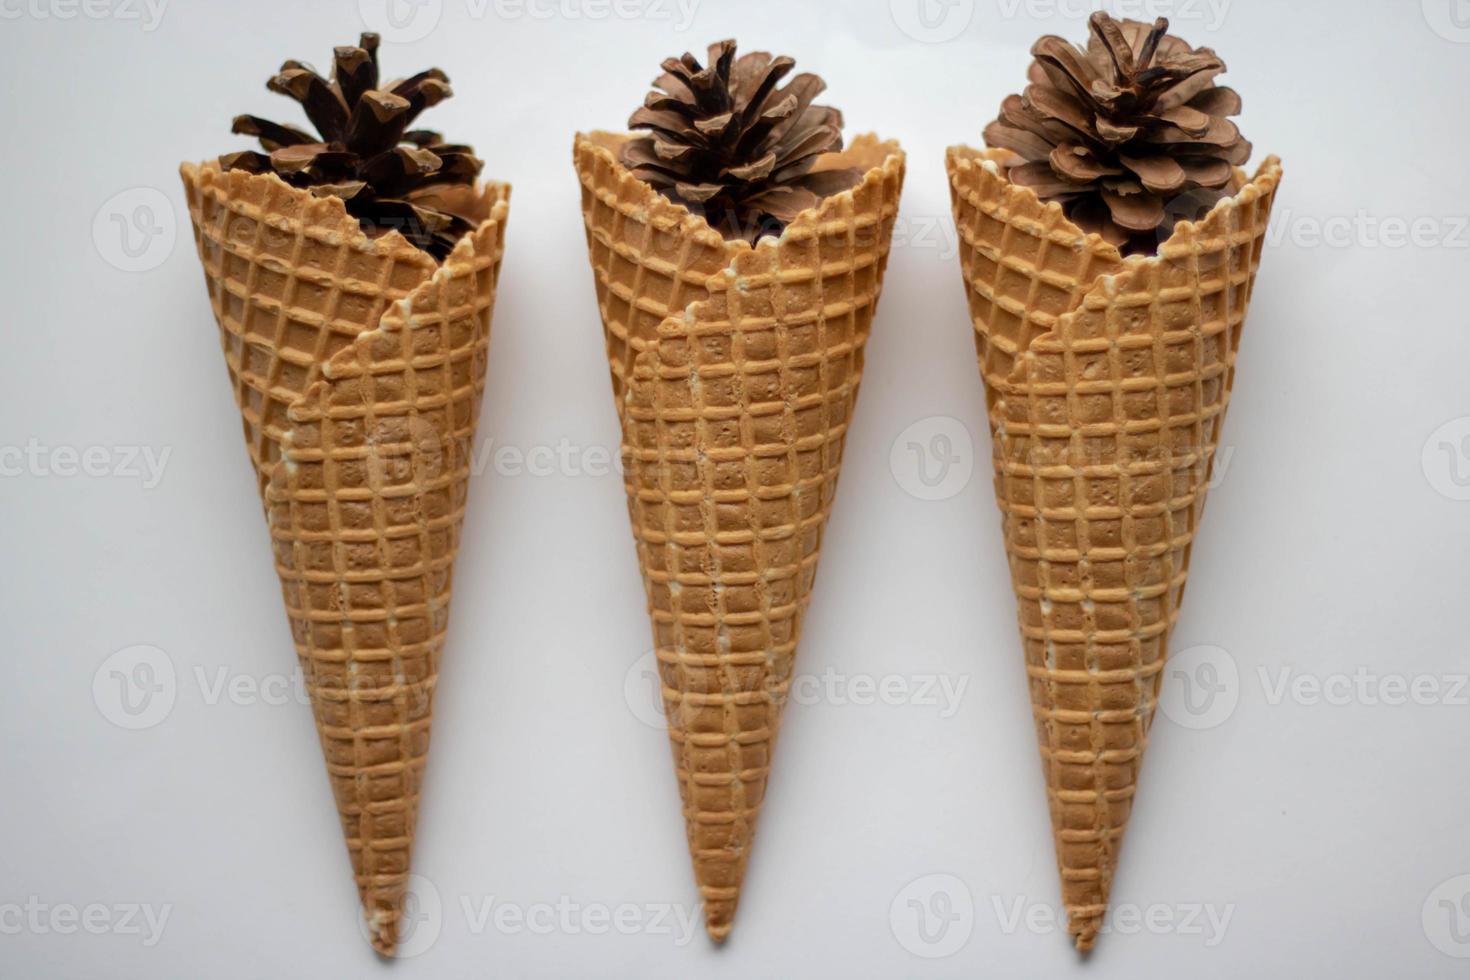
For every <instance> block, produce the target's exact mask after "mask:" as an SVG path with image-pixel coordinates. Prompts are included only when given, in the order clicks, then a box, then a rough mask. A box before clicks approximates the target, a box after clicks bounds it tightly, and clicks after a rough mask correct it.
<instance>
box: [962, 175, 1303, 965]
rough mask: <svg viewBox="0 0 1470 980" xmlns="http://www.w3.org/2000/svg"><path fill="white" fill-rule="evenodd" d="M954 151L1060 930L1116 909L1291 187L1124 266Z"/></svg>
mask: <svg viewBox="0 0 1470 980" xmlns="http://www.w3.org/2000/svg"><path fill="white" fill-rule="evenodd" d="M1001 157H1002V154H999V153H997V152H995V151H987V152H984V153H982V152H977V151H975V150H972V149H969V148H968V147H955V148H951V149H950V151H949V153H948V155H947V158H946V164H947V166H948V170H949V179H950V191H951V197H952V200H953V204H954V214H955V223H956V225H957V227H958V229H959V234H960V263H961V267H962V271H963V273H964V278H965V285H966V287H967V294H968V296H969V305H970V316H971V319H972V320H973V323H974V328H975V345H976V349H977V351H978V354H979V361H980V371H981V374H982V376H983V378H984V381H985V391H986V405H987V411H988V415H989V422H990V430H991V436H992V444H993V448H994V464H995V495H996V500H997V501H998V502H999V504H1000V509H1001V513H1002V515H1003V518H1004V533H1005V544H1006V552H1007V555H1008V557H1009V559H1010V566H1011V580H1012V585H1013V586H1014V589H1015V593H1016V605H1017V607H1018V611H1019V614H1020V615H1019V619H1020V627H1021V640H1022V645H1023V647H1024V650H1025V658H1026V672H1027V676H1028V679H1029V685H1030V690H1031V705H1032V711H1033V715H1034V717H1035V721H1036V733H1037V737H1038V739H1039V741H1040V744H1041V756H1042V765H1043V769H1044V772H1045V776H1046V787H1047V799H1048V803H1049V805H1050V809H1051V818H1052V829H1053V832H1054V834H1055V838H1056V850H1057V865H1058V869H1059V871H1060V874H1061V881H1062V899H1063V904H1064V905H1065V906H1066V910H1067V920H1068V929H1069V932H1070V934H1071V936H1072V937H1073V940H1074V942H1075V943H1076V946H1077V948H1078V949H1079V950H1082V951H1084V952H1085V951H1086V950H1088V949H1090V948H1091V947H1092V945H1093V943H1094V942H1095V941H1096V939H1097V934H1098V930H1099V929H1100V928H1101V926H1102V924H1103V920H1104V916H1105V914H1106V911H1107V904H1108V894H1109V890H1110V888H1111V885H1112V879H1113V873H1114V871H1115V870H1116V868H1117V863H1118V847H1119V844H1120V843H1121V841H1122V837H1123V831H1124V829H1125V828H1126V827H1127V825H1128V817H1129V814H1130V812H1131V809H1132V803H1133V797H1134V792H1135V788H1136V785H1137V780H1138V770H1139V765H1140V763H1141V761H1142V758H1143V751H1144V747H1145V745H1146V739H1147V733H1148V729H1149V725H1150V723H1151V722H1152V720H1153V715H1154V708H1155V706H1156V705H1157V703H1158V694H1159V686H1160V681H1161V678H1162V676H1163V675H1162V672H1163V667H1164V660H1165V657H1166V656H1167V653H1168V643H1169V633H1170V631H1171V629H1172V628H1173V626H1174V623H1175V621H1176V619H1177V618H1178V615H1179V605H1180V601H1181V599H1182V598H1183V595H1184V584H1185V579H1186V578H1187V577H1188V574H1189V558H1190V551H1191V546H1192V544H1193V541H1194V535H1195V529H1196V528H1197V526H1198V523H1199V519H1200V515H1201V513H1202V512H1203V509H1204V503H1205V493H1206V490H1207V489H1208V487H1209V479H1210V470H1211V466H1212V463H1213V460H1214V456H1215V451H1216V449H1217V448H1218V446H1219V442H1220V427H1221V424H1222V422H1223V421H1224V418H1225V410H1226V407H1227V406H1228V405H1229V402H1230V390H1231V386H1232V384H1233V382H1234V377H1235V356H1236V351H1237V349H1238V347H1239V343H1240V331H1241V326H1242V325H1243V323H1244V322H1245V316H1246V309H1247V306H1248V304H1249V301H1250V296H1251V289H1252V286H1253V284H1254V281H1255V274H1256V269H1257V267H1258V266H1259V264H1260V259H1261V248H1262V244H1263V242H1264V239H1265V232H1266V223H1267V220H1268V219H1269V217H1270V212H1271V202H1272V198H1273V197H1274V195H1275V191H1276V185H1277V182H1278V181H1279V180H1280V178H1281V167H1280V164H1279V162H1278V161H1277V160H1276V159H1275V158H1274V157H1272V158H1270V159H1268V160H1266V162H1265V163H1264V164H1263V165H1262V166H1261V168H1260V171H1259V172H1258V173H1257V175H1256V177H1255V178H1254V179H1252V180H1249V181H1247V180H1246V177H1245V175H1244V174H1243V173H1237V174H1236V186H1237V190H1236V193H1235V194H1234V196H1233V197H1231V198H1228V199H1226V200H1225V201H1222V202H1221V203H1220V204H1219V205H1218V206H1217V207H1216V208H1215V209H1214V210H1213V211H1211V212H1210V214H1209V215H1208V216H1207V217H1205V218H1204V219H1203V220H1201V221H1199V222H1197V223H1191V222H1181V223H1180V224H1179V225H1178V226H1177V227H1176V229H1175V231H1174V233H1173V235H1172V237H1170V238H1169V240H1168V241H1167V242H1165V243H1164V244H1163V245H1162V246H1161V247H1160V249H1159V253H1158V255H1157V256H1150V257H1138V256H1135V257H1129V258H1126V259H1125V258H1122V257H1121V256H1120V255H1119V253H1118V251H1117V249H1116V248H1114V247H1113V246H1111V245H1108V244H1107V243H1105V242H1104V241H1102V239H1100V238H1099V237H1098V236H1096V235H1086V236H1084V235H1083V233H1082V232H1081V231H1080V230H1079V229H1078V228H1077V227H1076V226H1075V225H1073V224H1072V223H1071V222H1070V221H1068V220H1067V219H1066V218H1065V217H1064V216H1063V214H1062V209H1061V207H1060V206H1059V205H1057V204H1055V203H1052V204H1045V205H1043V204H1042V203H1041V201H1040V200H1038V199H1037V197H1036V195H1035V194H1034V193H1033V192H1032V191H1031V190H1029V189H1027V188H1023V187H1018V186H1015V185H1012V184H1011V183H1010V182H1009V181H1008V180H1006V178H1005V177H1004V176H1002V173H1003V171H1002V169H1001V168H1000V167H998V166H997V163H998V161H999V160H1000V159H1001Z"/></svg>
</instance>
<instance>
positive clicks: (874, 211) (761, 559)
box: [574, 133, 904, 941]
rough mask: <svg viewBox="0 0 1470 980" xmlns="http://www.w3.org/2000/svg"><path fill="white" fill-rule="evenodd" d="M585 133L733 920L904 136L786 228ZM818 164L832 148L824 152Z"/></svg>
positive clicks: (651, 592)
mask: <svg viewBox="0 0 1470 980" xmlns="http://www.w3.org/2000/svg"><path fill="white" fill-rule="evenodd" d="M626 138H627V137H625V136H615V135H612V134H607V133H593V134H591V135H589V136H583V135H578V137H577V139H576V143H575V147H574V158H575V164H576V168H577V173H578V176H579V177H580V179H581V183H582V213H583V217H584V219H585V221H586V226H587V245H588V250H589V252H590V255H591V260H592V268H593V272H594V274H595V279H596V286H597V302H598V306H599V308H600V310H601V313H602V322H603V326H604V328H605V337H606V342H607V356H608V367H609V369H610V371H611V373H612V384H613V394H614V398H615V401H616V403H617V409H618V415H619V418H620V420H621V423H622V439H623V458H624V463H625V474H624V475H625V484H626V490H627V496H628V512H629V516H630V519H631V521H632V526H633V535H634V538H635V540H636V543H637V551H638V562H639V566H640V568H641V569H642V572H643V583H644V587H645V589H646V592H647V599H648V609H649V615H650V617H651V618H652V620H653V636H654V648H655V653H656V656H657V660H658V670H659V676H660V679H661V682H662V691H663V702H664V712H665V715H666V716H667V719H668V731H669V738H670V741H671V744H672V748H673V754H674V766H675V770H676V773H677V776H678V781H679V791H680V794H681V796H682V798H683V806H684V818H685V822H686V827H687V831H688V844H689V853H690V856H691V857H692V859H693V862H694V876H695V880H696V882H697V884H698V886H699V890H700V894H701V897H702V898H703V900H704V902H705V923H706V926H707V928H708V930H709V934H710V935H711V936H712V937H713V938H714V939H715V940H717V941H718V940H723V939H724V938H725V937H726V936H727V935H728V934H729V932H730V927H731V923H732V921H733V919H734V915H735V907H736V904H737V902H738V900H739V896H740V886H741V882H742V881H743V880H744V877H745V869H746V863H747V860H748V858H749V854H750V844H751V835H752V833H753V831H754V828H755V822H756V818H757V816H758V815H759V813H760V808H761V803H762V801H763V799H764V797H765V792H766V783H767V778H768V775H769V773H770V763H771V750H772V746H773V745H774V742H775V739H776V732H777V728H778V726H779V723H780V717H781V708H782V706H783V705H784V703H785V701H786V697H787V692H788V687H789V685H790V682H791V676H792V664H793V661H794V659H795V654H796V645H797V641H798V639H799V638H800V635H801V621H802V616H803V613H804V612H805V610H806V607H807V602H808V600H809V599H810V597H811V589H812V581H813V579H814V578H815V576H816V570H817V559H818V557H819V555H820V554H821V539H822V530H823V527H824V525H825V524H826V520H827V516H828V514H829V513H830V512H831V508H832V500H833V496H834V494H835V492H836V489H837V474H838V468H839V466H840V464H841V462H842V447H843V442H844V439H845V436H846V434H847V426H848V423H849V421H850V419H851V418H852V410H853V405H854V403H855V401H856V399H857V393H858V383H859V382H860V381H861V379H862V369H863V346H864V344H865V343H866V341H867V338H868V331H869V328H870V327H871V325H872V320H873V312H874V310H875V308H876V306H877V303H878V294H879V291H880V289H881V288H882V284H883V271H884V267H885V265H886V262H887V256H888V247H889V242H890V239H891V237H892V231H893V223H894V219H895V217H896V215H897V211H898V197H899V191H900V189H901V187H902V184H903V168H904V158H903V153H902V151H901V150H899V148H898V146H897V144H894V143H879V142H878V141H877V140H876V138H874V137H871V136H868V137H860V138H858V139H857V140H855V141H854V142H853V143H852V145H851V146H850V147H849V149H848V150H846V151H844V153H842V154H840V155H834V156H833V157H831V158H828V159H827V164H826V165H829V166H857V167H859V168H860V169H862V170H864V171H865V172H866V177H865V178H864V180H863V181H862V183H861V184H860V185H859V186H858V187H856V188H854V189H853V190H851V191H848V192H845V193H843V194H840V195H837V196H835V197H831V198H828V199H826V200H825V201H824V202H823V203H822V205H821V206H820V207H819V208H815V209H810V210H807V211H805V212H803V213H802V214H801V215H800V216H799V217H798V218H797V219H796V220H795V221H794V222H792V224H791V225H790V226H789V227H788V228H787V229H786V231H785V233H784V234H783V235H782V236H781V237H780V240H779V241H777V240H775V239H771V238H767V239H763V240H762V242H761V244H760V245H759V246H758V247H756V248H754V249H752V248H751V247H750V246H749V245H748V244H746V243H745V242H743V241H741V242H726V241H725V240H724V239H723V238H722V237H721V236H720V235H719V234H717V233H716V232H715V231H713V230H712V229H711V228H710V227H709V226H708V225H707V224H705V222H704V221H703V220H702V219H700V218H698V217H695V216H692V215H690V214H689V212H688V211H686V210H685V209H684V208H683V207H681V206H678V205H675V204H672V203H671V202H669V201H667V200H665V199H664V198H663V197H661V196H660V195H659V194H658V193H657V192H655V191H654V190H653V189H652V188H651V187H649V186H648V185H647V184H645V183H643V182H642V181H640V180H638V179H637V178H636V177H634V176H632V175H631V174H630V173H628V172H627V171H626V170H625V169H624V168H623V167H622V166H621V165H620V164H619V163H618V159H617V149H618V147H619V146H620V145H621V143H622V142H623V140H625V139H626ZM819 166H820V165H819Z"/></svg>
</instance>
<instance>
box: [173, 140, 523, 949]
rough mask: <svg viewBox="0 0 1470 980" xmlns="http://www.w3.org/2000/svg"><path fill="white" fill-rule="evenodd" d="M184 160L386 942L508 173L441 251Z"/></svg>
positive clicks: (356, 844)
mask: <svg viewBox="0 0 1470 980" xmlns="http://www.w3.org/2000/svg"><path fill="white" fill-rule="evenodd" d="M181 173H182V176H183V179H184V189H185V193H186V195H187V197H188V202H189V212H190V216H191V218H192V220H193V225H194V237H195V241H196V243H197V245H198V247H199V256H200V259H201V260H202V262H203V264H204V278H205V282H206V284H207V286H208V289H209V297H210V302H211V303H212V305H213V307H214V313H215V318H216V320H217V321H218V323H219V328H220V338H221V341H222V344H223V347H224V353H225V362H226V365H227V366H228V368H229V374H230V381H231V383H232V385H233V386H234V389H235V395H236V399H237V402H238V405H239V408H240V414H241V417H242V420H243V422H244V430H245V442H246V446H247V448H248V449H249V451H250V458H251V462H252V463H253V464H254V467H255V473H256V477H257V480H258V484H259V489H260V492H261V498H262V501H263V502H264V505H265V510H266V522H267V524H268V526H269V528H270V533H271V542H272V546H273V550H274V553H275V561H276V571H277V572H278V573H279V575H280V579H281V588H282V592H283V594H284V597H285V601H286V612H287V615H288V617H289V619H290V622H291V632H292V636H293V638H294V640H295V643H296V652H297V655H298V657H299V658H300V663H301V669H302V672H303V675H304V678H305V683H306V689H307V691H308V692H309V694H310V696H311V703H312V711H313V714H314V716H315V718H316V724H317V732H318V734H319V736H320V738H321V746H322V752H323V754H324V755H325V756H326V762H327V772H328V776H329V778H330V780H331V785H332V792H333V795H334V796H335V798H336V802H337V809H338V812H339V814H340V816H341V820H342V829H343V833H344V835H345V836H346V839H347V847H348V851H349V853H350V855H351V859H352V868H353V873H354V875H355V876H356V879H357V887H358V891H359V893H360V896H361V899H362V906H363V910H364V914H365V917H366V923H367V929H368V934H369V939H370V941H371V942H372V945H373V947H374V948H375V949H377V950H378V951H379V952H380V953H382V954H384V955H392V954H393V952H394V950H395V948H396V946H397V944H398V941H399V938H400V937H399V924H400V919H401V917H402V911H403V901H404V896H405V892H406V889H407V883H408V874H409V852H410V850H411V847H412V844H413V836H414V829H415V825H416V822H417V812H418V801H419V789H420V785H421V781H422V776H423V768H424V760H425V757H426V754H427V751H428V746H429V727H430V722H431V721H432V718H433V695H434V688H435V685H436V682H437V679H438V670H439V656H440V653H441V651H442V649H443V646H444V636H445V630H446V627H447V624H448V616H449V600H450V583H451V578H452V574H453V569H454V559H455V556H456V554H457V553H458V551H459V540H460V538H459V535H460V526H461V523H462V520H463V517H464V509H465V498H466V493H467V489H468V485H469V450H470V446H471V443H472V441H473V438H474V433H475V423H476V419H477V418H478V417H479V411H480V401H481V396H482V394H483V391H484V385H485V365H486V350H487V346H488V343H489V334H490V316H491V311H492V308H493V306H494V301H495V283H496V277H497V274H498V271H499V267H500V257H501V254H502V234H503V232H504V227H505V219H506V214H507V210H508V195H509V188H508V187H506V186H504V185H496V184H490V185H486V186H484V187H483V188H480V189H477V190H475V191H470V190H469V189H468V188H465V189H463V191H462V193H463V194H464V195H465V197H466V201H467V202H468V201H470V198H471V195H473V203H468V204H466V206H469V207H472V208H474V209H475V210H474V211H472V212H471V213H476V214H478V215H479V216H480V217H481V218H482V221H481V223H480V224H479V226H478V227H477V228H476V229H475V231H474V232H472V233H471V234H470V235H468V236H466V238H465V239H464V240H462V241H461V242H460V243H459V244H458V245H457V246H456V248H455V249H454V251H453V253H452V254H450V256H449V257H448V258H447V259H446V260H445V261H444V263H443V265H442V266H441V265H440V264H439V263H438V262H436V261H434V259H433V258H432V257H431V256H429V255H428V254H426V253H424V252H422V251H420V250H419V249H417V248H415V247H414V246H412V245H411V244H409V243H408V241H407V240H405V239H404V238H403V237H402V236H401V235H399V234H398V233H397V232H391V233H389V234H388V235H386V236H383V237H380V238H376V239H369V238H367V237H366V236H365V235H364V234H363V233H362V231H361V229H360V227H359V225H358V222H357V220H356V219H355V218H352V217H351V216H349V215H348V214H347V212H346V210H345V208H344V207H343V205H342V203H341V201H339V200H337V199H335V198H318V197H315V196H314V195H312V194H311V193H310V192H308V191H304V190H300V189H297V188H293V187H290V186H288V185H287V184H285V183H283V182H282V181H281V180H279V179H278V178H276V177H275V176H274V175H249V174H244V173H240V172H235V171H232V172H222V171H221V170H220V169H219V168H218V166H216V165H213V164H207V165H204V166H200V167H196V166H193V165H189V164H185V165H184V166H183V167H182V168H181ZM462 203H463V202H462Z"/></svg>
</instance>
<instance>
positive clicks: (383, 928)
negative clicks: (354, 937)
mask: <svg viewBox="0 0 1470 980" xmlns="http://www.w3.org/2000/svg"><path fill="white" fill-rule="evenodd" d="M362 917H363V924H364V931H365V932H366V933H367V940H368V943H369V944H370V945H371V946H372V947H373V952H375V953H377V954H378V955H379V956H381V957H382V958H383V959H387V960H391V959H393V958H394V957H396V956H397V955H398V917H397V916H395V915H393V914H391V912H389V911H388V910H386V909H381V908H368V907H366V906H364V907H363V910H362Z"/></svg>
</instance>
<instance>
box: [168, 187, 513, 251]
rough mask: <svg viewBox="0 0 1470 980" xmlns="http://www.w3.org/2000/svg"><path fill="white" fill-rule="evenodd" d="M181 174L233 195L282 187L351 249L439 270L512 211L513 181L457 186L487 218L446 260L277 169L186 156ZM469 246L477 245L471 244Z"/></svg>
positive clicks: (304, 214)
mask: <svg viewBox="0 0 1470 980" xmlns="http://www.w3.org/2000/svg"><path fill="white" fill-rule="evenodd" d="M179 172H180V173H181V174H183V176H184V179H185V180H186V181H188V182H189V183H191V184H193V185H195V186H197V187H199V188H200V189H201V190H202V189H203V188H205V187H207V186H222V187H223V189H224V190H225V191H226V192H228V193H230V194H231V195H232V196H233V194H234V192H235V190H236V187H249V186H251V184H253V183H256V182H264V184H266V185H272V184H274V185H278V186H276V187H275V191H276V192H277V193H284V194H286V195H287V196H288V197H291V198H294V199H296V200H297V201H298V202H300V204H301V218H302V222H303V223H311V222H312V221H315V222H320V223H322V224H326V225H329V226H334V227H332V229H331V230H332V231H334V232H335V233H337V234H340V235H342V236H343V244H345V245H347V246H348V247H349V248H352V249H354V250H357V251H361V252H370V253H383V252H388V253H390V254H393V255H395V256H398V255H400V254H401V255H402V256H404V257H407V256H408V255H409V254H410V253H412V254H413V255H416V256H422V257H423V260H425V261H426V267H432V268H434V269H435V270H439V269H444V268H447V267H449V265H450V264H451V263H453V262H455V261H456V258H455V256H456V255H458V253H459V252H460V250H461V249H462V248H464V247H465V243H466V242H472V240H473V239H475V238H476V237H478V236H479V234H480V233H481V232H483V231H484V230H485V228H486V226H488V225H492V224H500V225H503V224H504V223H505V219H506V217H507V215H508V214H509V211H510V191H511V185H510V184H509V183H506V182H504V181H497V180H480V181H476V182H475V183H474V184H473V185H456V186H466V187H469V188H470V191H471V193H472V194H474V196H475V203H476V206H477V208H479V209H481V210H483V211H484V215H485V216H484V217H483V218H481V219H480V220H479V221H478V222H477V223H476V224H475V226H474V228H472V229H471V230H470V231H467V232H465V234H463V235H461V236H460V238H459V241H457V242H455V243H454V249H453V250H452V251H451V252H450V253H449V255H447V256H445V258H444V259H443V261H440V260H439V259H436V258H435V257H434V256H433V255H432V254H430V253H429V252H426V251H424V250H423V249H421V248H419V247H418V246H416V245H414V244H413V243H412V242H410V241H409V240H408V239H407V238H404V237H403V235H402V234H401V233H400V232H399V231H398V229H396V228H390V229H389V230H388V231H387V232H385V233H384V234H382V235H378V236H376V237H374V236H371V235H369V234H368V233H367V232H365V231H363V230H362V222H360V221H359V220H358V219H357V218H355V217H354V216H353V215H351V214H349V213H348V211H347V205H346V203H345V202H344V201H343V200H342V199H341V198H340V197H336V196H334V195H331V194H321V195H318V194H313V193H312V192H311V190H310V188H305V187H294V186H292V185H291V184H288V183H286V182H285V181H284V180H282V179H281V178H280V177H279V176H278V175H276V174H274V173H259V174H252V173H247V172H245V171H243V170H225V169H224V168H223V167H221V166H220V165H219V161H218V160H205V161H203V162H199V163H196V162H194V161H190V160H186V161H184V162H183V163H182V164H180V165H179ZM230 185H235V186H234V187H232V186H230ZM469 247H470V248H471V249H473V248H474V245H473V243H472V244H471V245H470V246H469Z"/></svg>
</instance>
